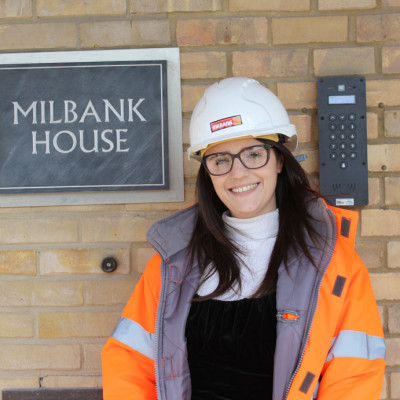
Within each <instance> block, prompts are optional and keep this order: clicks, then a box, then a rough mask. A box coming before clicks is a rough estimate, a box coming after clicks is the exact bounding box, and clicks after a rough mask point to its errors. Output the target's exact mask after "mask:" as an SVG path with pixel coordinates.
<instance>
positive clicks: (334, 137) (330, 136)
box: [329, 133, 337, 140]
mask: <svg viewBox="0 0 400 400" xmlns="http://www.w3.org/2000/svg"><path fill="white" fill-rule="evenodd" d="M329 139H330V140H336V139H337V135H336V133H331V134H329Z"/></svg>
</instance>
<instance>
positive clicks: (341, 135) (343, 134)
mask: <svg viewBox="0 0 400 400" xmlns="http://www.w3.org/2000/svg"><path fill="white" fill-rule="evenodd" d="M339 139H340V140H346V139H347V135H346V134H345V133H341V134H340V135H339Z"/></svg>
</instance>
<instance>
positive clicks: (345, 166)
mask: <svg viewBox="0 0 400 400" xmlns="http://www.w3.org/2000/svg"><path fill="white" fill-rule="evenodd" d="M339 167H340V168H341V169H346V168H347V162H346V161H342V162H341V163H340V164H339Z"/></svg>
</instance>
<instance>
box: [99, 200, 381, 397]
mask: <svg viewBox="0 0 400 400" xmlns="http://www.w3.org/2000/svg"><path fill="white" fill-rule="evenodd" d="M196 212H197V209H196V206H193V207H191V208H188V209H185V210H183V211H181V212H179V213H177V214H174V215H172V216H170V217H168V218H166V219H164V220H162V221H159V222H157V223H156V224H155V225H153V227H152V228H151V229H150V230H149V232H148V241H149V242H150V243H151V244H152V245H153V247H154V248H155V249H156V251H157V254H156V255H155V256H154V257H153V258H152V259H151V260H150V261H149V263H148V265H147V268H146V270H145V272H144V273H143V275H142V277H141V279H140V281H139V283H138V284H137V286H136V288H135V290H134V292H133V294H132V297H131V298H130V300H129V302H128V303H127V305H126V307H125V309H124V311H123V313H122V316H121V319H120V321H119V322H118V324H117V326H116V328H115V330H114V332H113V334H112V336H111V337H110V338H109V340H108V341H107V343H106V345H105V347H104V349H103V352H102V358H103V391H104V400H155V399H160V400H190V398H191V384H190V372H189V367H188V363H187V353H186V342H185V337H184V332H185V324H186V317H187V315H188V312H189V309H190V300H191V299H192V297H193V295H194V293H195V290H196V288H197V285H198V283H199V279H200V277H201V275H200V272H199V269H198V267H197V265H194V266H192V268H191V269H190V268H188V265H187V259H186V246H187V243H188V240H189V239H190V236H191V232H192V229H193V224H194V221H195V218H196ZM310 213H311V214H312V215H313V217H314V218H315V220H316V221H317V222H315V225H314V227H315V229H316V230H317V231H318V233H319V234H320V235H321V237H323V238H324V243H323V245H319V246H318V245H315V244H314V243H312V242H311V241H310V240H308V239H307V241H308V243H309V249H310V252H311V254H312V255H313V259H314V260H315V261H316V262H317V264H318V269H317V268H315V267H314V266H312V265H311V263H310V262H309V260H308V259H307V258H306V257H305V256H302V255H299V256H297V257H295V256H292V259H291V260H290V261H289V265H288V267H289V268H288V270H286V269H285V267H284V266H281V268H280V270H279V278H278V282H277V291H276V301H277V341H276V349H275V361H274V388H273V399H274V400H282V399H286V400H303V399H304V400H311V399H312V398H317V399H318V400H338V399H340V400H347V399H348V400H354V399H357V400H363V399H365V400H367V399H368V400H373V399H378V398H379V395H380V392H381V386H382V380H383V374H384V368H385V361H384V358H385V343H384V338H383V332H382V326H381V323H380V318H379V314H378V310H377V306H376V302H375V298H374V294H373V291H372V287H371V283H370V279H369V276H368V271H367V269H366V267H365V266H364V265H363V263H362V261H361V259H360V258H359V256H358V255H357V254H356V253H355V251H354V243H355V235H356V226H357V219H358V215H357V213H355V212H353V211H348V210H343V209H337V208H334V207H327V206H326V204H325V203H324V202H323V201H322V200H320V199H318V200H315V201H312V202H311V204H310ZM215 379H218V376H216V377H215Z"/></svg>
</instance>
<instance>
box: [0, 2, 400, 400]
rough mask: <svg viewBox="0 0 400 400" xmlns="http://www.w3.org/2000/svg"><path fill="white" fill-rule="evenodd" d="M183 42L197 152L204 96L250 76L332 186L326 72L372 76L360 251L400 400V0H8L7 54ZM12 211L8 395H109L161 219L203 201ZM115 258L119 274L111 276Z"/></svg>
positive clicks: (1, 7) (4, 374)
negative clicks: (111, 372)
mask: <svg viewBox="0 0 400 400" xmlns="http://www.w3.org/2000/svg"><path fill="white" fill-rule="evenodd" d="M177 46H178V47H180V49H181V73H182V108H183V110H182V111H183V117H184V145H183V146H184V149H186V147H187V145H188V132H187V131H188V122H189V118H190V114H191V111H192V109H193V106H194V104H195V103H196V101H197V100H198V98H199V97H200V95H201V93H202V91H203V89H204V88H205V87H206V86H208V85H209V84H210V83H212V82H214V81H215V80H219V79H221V78H224V77H228V76H241V75H247V76H250V77H255V78H257V79H259V80H261V81H262V82H263V83H264V84H265V85H267V86H268V87H269V88H271V89H272V90H273V91H274V92H276V93H277V94H278V96H279V97H280V98H281V99H282V101H283V102H284V104H285V106H286V107H287V108H288V110H289V112H290V114H291V118H292V120H293V122H294V123H295V124H296V125H297V127H298V130H299V132H300V149H299V152H301V153H306V154H307V155H308V159H307V161H306V162H305V163H304V166H305V168H306V170H307V171H308V172H309V173H310V175H311V178H312V181H313V182H314V184H315V185H316V186H318V152H317V121H316V76H324V75H340V74H345V75H349V74H357V75H358V74H359V75H365V76H366V77H367V107H368V144H369V185H370V204H369V205H368V206H367V207H363V208H360V209H359V211H360V213H361V219H360V229H359V238H358V241H357V249H358V251H359V253H360V255H361V257H362V258H363V260H364V262H365V263H366V264H367V266H368V267H369V269H370V272H371V277H372V282H373V285H374V289H375V293H376V297H377V299H378V303H379V307H380V312H381V316H382V322H383V325H384V328H385V333H386V338H387V346H388V354H387V365H388V366H387V371H386V378H385V383H384V387H383V390H382V396H381V398H382V399H392V400H394V399H400V261H399V260H400V130H399V127H398V126H399V121H400V1H399V0H336V1H332V0H284V1H282V0H268V1H265V0H252V1H248V0H201V1H200V0H168V1H167V0H164V1H163V0H113V1H105V0H85V1H84V0H0V51H1V52H22V51H57V50H80V49H85V50H88V49H109V48H147V47H177ZM197 167H198V165H197V164H196V163H194V162H188V161H186V159H185V202H184V203H164V204H124V205H121V204H119V205H100V206H99V205H97V206H64V207H62V206H59V207H23V208H2V209H0V243H1V244H0V360H1V361H0V390H1V389H4V388H11V387H12V388H18V387H29V388H37V387H40V386H42V387H99V386H101V373H100V367H101V365H100V349H101V347H102V345H103V343H104V341H105V338H106V337H107V336H108V335H109V334H110V332H111V331H112V328H113V326H114V324H115V322H116V321H117V319H118V316H119V313H120V311H121V309H122V307H123V304H124V303H125V301H126V300H127V298H128V296H129V294H130V293H131V291H132V289H133V286H134V284H135V282H136V281H137V279H138V277H139V276H140V273H141V272H142V271H143V268H144V265H145V262H146V260H147V259H148V257H149V256H150V254H151V250H150V249H149V248H148V245H147V244H146V242H145V231H146V230H147V228H148V227H149V226H150V225H151V223H152V222H153V221H155V220H157V219H159V218H161V217H163V216H165V215H168V214H169V213H171V212H173V211H175V210H178V209H181V208H182V207H185V206H187V205H189V204H191V203H192V202H193V198H194V197H193V185H194V180H195V174H196V169H197ZM108 255H113V256H115V257H116V258H117V259H118V261H119V267H118V269H117V271H116V272H114V273H112V274H105V273H103V272H102V271H101V269H100V263H101V261H102V259H103V258H104V257H105V256H108Z"/></svg>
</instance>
